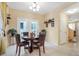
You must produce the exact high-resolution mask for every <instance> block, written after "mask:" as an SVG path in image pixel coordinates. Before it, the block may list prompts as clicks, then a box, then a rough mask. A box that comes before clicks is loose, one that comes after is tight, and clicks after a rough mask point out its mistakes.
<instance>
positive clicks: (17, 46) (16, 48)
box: [16, 46, 18, 54]
mask: <svg viewBox="0 0 79 59" xmlns="http://www.w3.org/2000/svg"><path fill="white" fill-rule="evenodd" d="M17 51H18V46H16V54H17Z"/></svg>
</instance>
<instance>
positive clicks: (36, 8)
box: [29, 2, 40, 11]
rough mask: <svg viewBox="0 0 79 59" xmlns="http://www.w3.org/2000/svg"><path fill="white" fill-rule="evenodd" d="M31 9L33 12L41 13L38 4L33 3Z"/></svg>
mask: <svg viewBox="0 0 79 59" xmlns="http://www.w3.org/2000/svg"><path fill="white" fill-rule="evenodd" d="M29 9H31V10H32V11H39V9H40V6H39V4H38V3H37V2H33V3H32V5H31V6H30V7H29Z"/></svg>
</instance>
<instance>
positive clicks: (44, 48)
mask: <svg viewBox="0 0 79 59" xmlns="http://www.w3.org/2000/svg"><path fill="white" fill-rule="evenodd" d="M43 53H45V47H44V45H43Z"/></svg>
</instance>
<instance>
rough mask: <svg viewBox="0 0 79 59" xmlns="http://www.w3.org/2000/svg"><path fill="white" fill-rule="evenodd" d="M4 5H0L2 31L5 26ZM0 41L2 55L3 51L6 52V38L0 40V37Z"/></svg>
mask: <svg viewBox="0 0 79 59" xmlns="http://www.w3.org/2000/svg"><path fill="white" fill-rule="evenodd" d="M6 7H7V6H6V3H3V2H2V3H1V4H0V8H1V14H2V20H3V30H5V28H6V27H5V26H6ZM0 39H2V40H1V41H0V49H1V53H4V52H5V50H6V48H7V39H6V37H3V38H1V37H0Z"/></svg>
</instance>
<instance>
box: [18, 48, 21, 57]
mask: <svg viewBox="0 0 79 59" xmlns="http://www.w3.org/2000/svg"><path fill="white" fill-rule="evenodd" d="M20 52H21V47H19V53H18V56H20Z"/></svg>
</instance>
